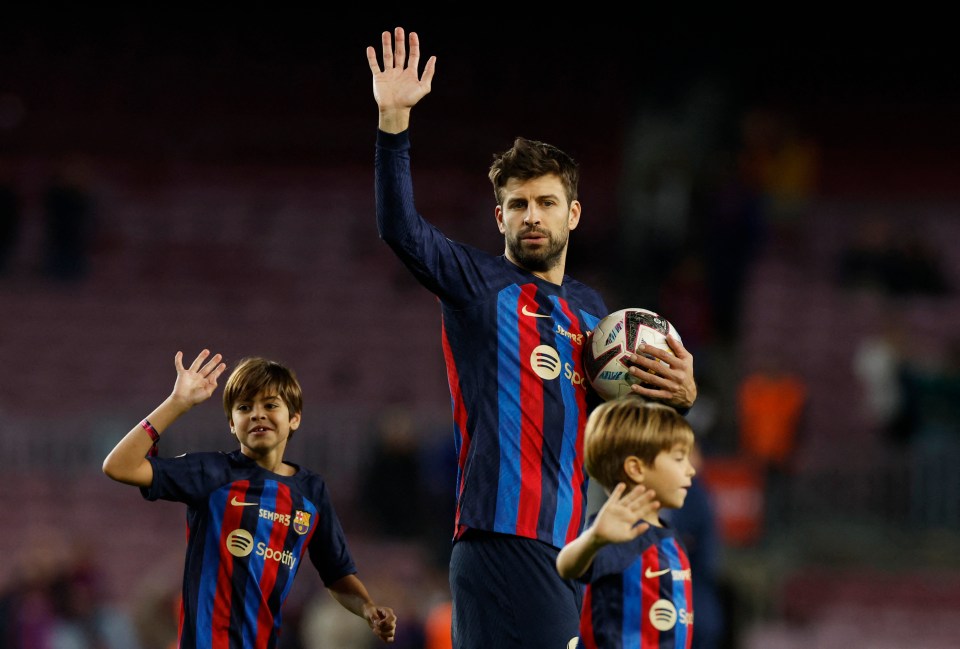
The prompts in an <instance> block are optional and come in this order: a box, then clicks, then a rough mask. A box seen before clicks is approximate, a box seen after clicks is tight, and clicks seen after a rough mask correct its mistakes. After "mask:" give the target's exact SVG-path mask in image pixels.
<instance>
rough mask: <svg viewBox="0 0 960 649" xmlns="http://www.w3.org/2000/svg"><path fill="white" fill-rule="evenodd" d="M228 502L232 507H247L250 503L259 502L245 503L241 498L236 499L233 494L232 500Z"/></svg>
mask: <svg viewBox="0 0 960 649" xmlns="http://www.w3.org/2000/svg"><path fill="white" fill-rule="evenodd" d="M230 504H231V505H233V506H234V507H249V506H250V505H258V504H260V503H245V502H243V501H242V500H237V497H236V496H234V497H233V500H231V501H230Z"/></svg>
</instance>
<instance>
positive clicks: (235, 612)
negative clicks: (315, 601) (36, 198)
mask: <svg viewBox="0 0 960 649" xmlns="http://www.w3.org/2000/svg"><path fill="white" fill-rule="evenodd" d="M208 359H209V360H208ZM221 359H222V356H221V355H220V354H215V355H214V356H213V357H212V358H211V357H210V351H209V350H206V349H205V350H203V351H202V352H200V354H199V355H198V356H197V358H196V359H195V360H194V361H193V363H192V364H191V365H190V367H189V368H185V367H184V366H183V353H182V352H177V354H176V357H175V360H174V362H175V365H176V369H177V380H176V383H175V384H174V387H173V392H172V393H171V394H170V396H169V397H167V398H166V399H165V400H164V401H163V402H162V403H161V404H160V405H159V406H157V408H156V409H155V410H154V411H153V412H152V413H150V416H149V418H148V419H144V420H143V421H141V422H140V423H139V424H137V425H136V426H134V427H133V429H132V430H131V431H130V432H129V433H127V435H126V436H125V437H124V438H123V439H121V440H120V442H119V443H118V444H117V445H116V447H114V449H113V450H112V451H111V452H110V454H109V455H107V457H106V459H105V460H104V461H103V472H104V473H105V474H107V475H108V476H109V477H111V478H113V479H114V480H117V481H119V482H124V483H126V484H130V485H134V486H138V487H140V491H141V493H142V494H143V496H144V498H146V499H147V500H158V499H162V500H172V501H178V502H183V503H186V505H187V528H188V538H187V556H186V565H185V569H184V577H183V597H182V603H181V609H180V629H179V644H178V647H179V648H180V649H195V648H196V649H201V648H210V647H224V648H225V649H226V648H229V649H241V648H243V649H246V648H249V647H255V648H257V649H261V648H264V649H265V648H273V647H275V646H276V645H277V641H278V636H279V633H280V618H281V615H280V614H281V606H282V604H283V601H284V599H285V598H286V596H287V594H288V593H289V592H290V587H291V586H292V583H293V578H294V576H295V575H296V573H297V570H298V569H299V568H300V563H301V561H302V560H303V558H304V556H305V555H306V554H308V553H309V555H310V560H311V561H312V562H313V565H314V567H315V568H316V569H317V571H318V572H319V573H320V578H321V579H322V580H323V583H324V585H325V586H326V587H327V588H328V589H329V591H330V593H331V595H333V597H334V598H335V599H336V600H337V601H338V602H339V603H340V604H341V605H342V606H343V607H344V608H346V609H347V610H349V611H350V612H352V613H354V614H356V615H358V616H360V617H362V618H363V619H364V620H366V621H367V624H369V625H370V628H371V629H372V630H373V633H374V634H375V635H376V636H377V637H379V638H380V639H381V640H383V641H384V642H393V639H394V634H395V631H396V624H397V618H396V616H395V615H394V613H393V610H392V609H390V608H388V607H385V606H378V605H377V604H375V603H374V602H373V600H372V599H371V598H370V595H369V594H368V593H367V590H366V588H365V587H364V585H363V583H362V582H361V581H360V579H359V578H358V577H357V576H356V568H355V566H354V563H353V558H352V557H351V555H350V552H349V550H348V548H347V544H346V538H345V536H344V533H343V529H342V528H341V526H340V522H339V520H338V518H337V515H336V512H335V511H334V509H333V504H332V503H331V502H330V495H329V493H328V492H327V488H326V485H325V484H324V482H323V479H322V478H321V477H320V476H319V475H317V474H316V473H314V472H312V471H310V470H308V469H304V468H301V467H299V466H298V465H296V464H293V463H292V462H285V461H284V459H283V455H284V451H285V450H286V446H287V442H288V440H289V439H290V438H291V437H292V436H293V433H294V431H295V430H297V428H299V426H300V421H301V412H302V408H303V395H302V393H301V390H300V384H299V382H298V381H297V378H296V376H295V375H294V373H293V372H292V371H291V370H289V369H288V368H286V367H284V366H282V365H280V364H279V363H275V362H273V361H269V360H266V359H263V358H247V359H244V360H242V361H241V362H240V363H239V364H238V365H237V367H236V369H234V370H233V373H232V374H231V375H230V377H229V379H227V384H226V385H225V386H224V390H223V407H224V410H225V412H226V415H227V420H228V421H229V423H230V431H231V432H232V433H233V434H234V435H236V437H237V439H238V440H239V442H240V449H239V450H236V451H232V452H230V453H223V452H204V453H186V454H184V455H180V456H178V457H175V458H159V457H157V455H156V446H157V442H158V440H159V436H160V433H162V432H163V431H164V430H166V429H167V428H169V427H170V425H171V424H173V422H174V421H175V420H177V419H178V418H179V417H180V416H181V415H183V414H184V413H185V412H187V411H188V410H190V408H192V407H193V406H195V405H197V404H199V403H202V402H203V401H206V400H207V399H208V398H209V397H210V396H211V395H212V394H213V393H214V391H215V390H216V388H217V379H218V378H219V377H220V375H221V374H222V373H223V371H224V370H225V369H226V364H224V363H222V362H220V361H221ZM144 456H146V457H144Z"/></svg>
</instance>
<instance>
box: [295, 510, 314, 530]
mask: <svg viewBox="0 0 960 649" xmlns="http://www.w3.org/2000/svg"><path fill="white" fill-rule="evenodd" d="M293 531H295V532H296V533H297V534H306V533H307V532H309V531H310V512H305V511H302V510H299V509H298V510H297V513H296V514H295V515H294V517H293Z"/></svg>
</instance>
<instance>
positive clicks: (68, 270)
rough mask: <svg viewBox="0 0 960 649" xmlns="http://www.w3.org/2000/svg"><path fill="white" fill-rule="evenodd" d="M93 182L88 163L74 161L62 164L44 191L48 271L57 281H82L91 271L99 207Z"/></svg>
mask: <svg viewBox="0 0 960 649" xmlns="http://www.w3.org/2000/svg"><path fill="white" fill-rule="evenodd" d="M89 183H90V170H89V168H88V167H87V164H86V163H85V162H84V161H81V160H70V161H68V162H66V163H64V164H62V165H61V168H60V169H59V170H58V172H57V173H56V174H55V175H54V177H53V178H52V179H51V180H50V183H49V185H48V186H47V188H46V189H45V190H44V194H43V209H44V215H45V218H46V241H45V245H46V259H45V265H44V270H45V272H46V274H47V275H48V276H50V277H52V278H54V279H58V280H78V279H82V278H83V277H85V276H86V274H87V272H88V271H89V255H90V250H91V247H92V245H93V237H94V228H95V207H94V200H93V196H92V194H91V193H90V187H89Z"/></svg>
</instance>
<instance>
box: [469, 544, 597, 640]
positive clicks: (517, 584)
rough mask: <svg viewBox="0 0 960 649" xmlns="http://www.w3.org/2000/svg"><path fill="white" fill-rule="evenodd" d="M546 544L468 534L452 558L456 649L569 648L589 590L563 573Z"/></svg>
mask: <svg viewBox="0 0 960 649" xmlns="http://www.w3.org/2000/svg"><path fill="white" fill-rule="evenodd" d="M558 552H559V551H558V550H557V549H556V548H554V547H552V546H550V545H548V544H546V543H543V542H542V541H537V540H535V539H525V538H521V537H518V536H510V535H508V534H494V533H490V532H479V531H476V530H470V531H468V532H467V533H466V534H465V535H464V536H463V537H462V538H461V539H460V540H459V541H457V542H456V543H455V544H454V546H453V551H452V553H451V555H450V591H451V593H452V594H453V646H454V649H521V648H522V649H539V648H541V647H542V648H543V649H566V647H567V645H568V643H569V642H570V640H571V639H573V638H576V637H577V636H578V635H579V633H580V606H581V604H582V603H583V585H582V584H581V583H580V582H577V581H574V580H571V579H561V578H560V575H558V574H557V564H556V561H557V553H558Z"/></svg>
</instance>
